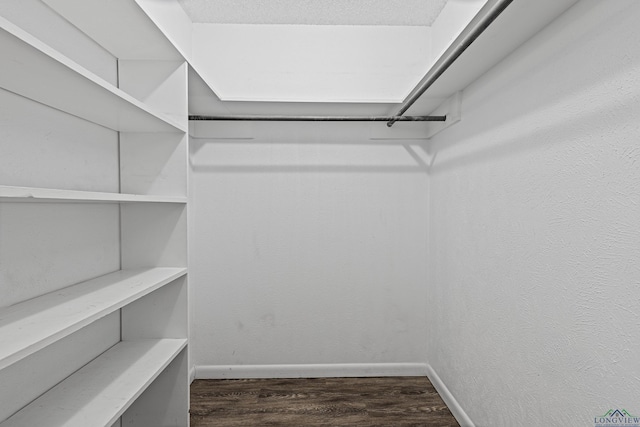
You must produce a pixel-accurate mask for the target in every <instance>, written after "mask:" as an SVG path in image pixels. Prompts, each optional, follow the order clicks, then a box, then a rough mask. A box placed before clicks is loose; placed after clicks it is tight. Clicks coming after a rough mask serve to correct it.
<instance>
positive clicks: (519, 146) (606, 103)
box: [427, 2, 640, 174]
mask: <svg viewBox="0 0 640 427" xmlns="http://www.w3.org/2000/svg"><path fill="white" fill-rule="evenodd" d="M607 4H608V5H607V6H604V5H598V4H593V3H591V4H583V5H580V6H579V7H580V9H579V10H578V12H579V14H580V16H582V17H583V19H580V20H577V21H576V22H577V23H578V25H579V26H577V25H566V27H565V28H566V29H565V30H563V31H562V32H561V33H560V34H550V33H546V32H545V33H541V35H540V36H538V37H534V38H533V39H531V40H530V41H528V42H527V43H526V44H525V46H524V47H523V48H522V49H518V50H517V51H516V52H515V53H514V54H513V55H511V56H510V57H508V58H507V59H506V60H505V61H504V62H502V63H500V64H499V65H498V66H497V67H496V68H495V69H494V70H492V75H493V76H492V80H491V83H490V84H485V83H484V80H485V79H484V78H480V80H478V82H476V83H474V84H472V85H471V86H470V87H469V88H467V89H466V90H465V92H464V95H463V105H462V114H463V117H462V122H461V124H458V125H457V126H454V127H452V128H451V129H450V130H448V131H447V132H445V133H443V134H441V136H438V137H436V138H435V140H434V142H432V143H430V144H429V145H427V152H428V157H429V158H430V160H431V162H430V163H429V173H432V174H437V173H438V172H441V171H444V170H449V169H453V168H459V167H464V166H469V165H471V164H477V163H484V162H487V161H489V160H491V159H497V158H501V157H509V156H512V155H514V154H517V153H523V152H525V151H530V150H536V149H540V148H541V147H542V146H544V145H548V146H550V145H553V144H557V143H558V142H561V141H571V140H580V139H582V138H588V137H591V136H593V135H594V134H597V133H598V132H599V131H600V130H601V129H602V123H603V122H604V121H606V122H607V128H610V127H611V126H613V127H614V128H617V127H624V126H627V124H628V123H632V122H634V121H636V117H637V116H635V113H634V111H633V108H631V107H633V106H634V105H637V103H638V99H639V97H640V93H639V91H638V78H637V70H638V68H639V67H640V56H638V55H635V56H634V55H632V53H633V50H634V49H635V46H637V45H638V43H640V39H638V40H626V41H625V44H626V45H627V46H628V50H629V54H628V55H626V56H625V57H624V58H622V60H621V58H620V57H619V56H620V53H619V52H618V51H615V50H614V51H612V49H610V46H609V45H608V44H607V43H606V40H604V39H603V38H599V39H598V34H599V33H600V31H601V27H602V26H606V27H609V26H611V27H616V28H620V32H621V33H624V34H640V33H638V32H637V31H636V32H634V31H628V30H625V28H629V27H633V26H635V25H636V19H635V18H634V17H635V16H636V15H637V14H634V13H629V10H628V9H629V5H628V3H625V2H620V3H617V4H614V3H607ZM634 8H635V9H636V10H638V9H640V4H638V5H637V6H634ZM596 9H597V10H596ZM594 14H595V15H597V16H598V17H599V18H598V19H602V20H603V22H602V24H601V25H600V26H594V25H593V15H594ZM590 16H591V17H590ZM603 16H604V18H603ZM560 19H562V18H560ZM585 40H593V42H591V43H589V44H588V43H585ZM594 43H598V44H599V46H598V48H597V49H596V50H594V46H593V44H594ZM594 58H598V59H597V64H595V63H594ZM549 64H553V66H549ZM585 64H589V65H593V66H589V67H586V66H585ZM596 65H597V66H596ZM496 75H497V76H498V78H497V79H496ZM540 81H544V82H545V84H544V86H540V84H539V82H540ZM497 82H499V84H498V83H497ZM514 100H517V102H515V103H514ZM487 105H492V106H494V107H493V108H491V107H487ZM465 128H466V129H473V133H471V134H470V133H468V132H465V131H464V129H465ZM436 158H438V161H437V162H436Z"/></svg>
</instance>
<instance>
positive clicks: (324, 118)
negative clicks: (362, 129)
mask: <svg viewBox="0 0 640 427" xmlns="http://www.w3.org/2000/svg"><path fill="white" fill-rule="evenodd" d="M189 120H214V121H260V122H389V121H390V120H393V121H394V122H396V121H397V122H444V121H446V120H447V116H189Z"/></svg>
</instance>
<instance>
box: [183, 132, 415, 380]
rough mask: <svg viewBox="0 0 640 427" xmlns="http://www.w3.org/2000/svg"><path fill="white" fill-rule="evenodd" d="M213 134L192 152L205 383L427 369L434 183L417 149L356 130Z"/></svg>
mask: <svg viewBox="0 0 640 427" xmlns="http://www.w3.org/2000/svg"><path fill="white" fill-rule="evenodd" d="M407 125H408V126H416V125H415V124H407ZM375 126H379V127H380V128H381V129H387V128H386V126H385V124H384V123H376V124H375ZM212 127H214V133H213V135H215V136H217V138H218V139H208V140H207V139H192V141H191V150H192V153H191V167H192V177H191V194H190V203H191V204H190V224H189V226H190V232H191V234H190V273H189V278H190V284H191V286H192V292H193V294H192V310H193V312H192V313H193V316H194V323H193V324H192V327H191V332H192V338H193V340H192V346H191V350H192V352H193V353H192V354H193V358H194V362H195V364H196V366H198V367H199V368H198V369H197V376H199V377H203V376H225V375H228V376H238V375H240V376H242V375H258V376H281V375H285V376H288V375H294V376H295V375H309V374H310V373H311V372H312V373H313V375H321V376H322V375H331V374H332V373H333V374H335V373H336V371H335V367H336V365H337V364H352V365H349V366H347V367H346V368H345V367H344V366H343V367H340V368H339V369H338V371H339V374H340V375H349V374H354V373H356V374H364V373H370V374H376V373H378V374H379V373H389V372H396V373H409V372H410V371H411V370H412V369H414V368H415V366H413V365H407V364H416V363H421V364H424V358H425V342H424V338H423V337H424V336H425V334H426V324H425V313H424V309H423V308H424V305H425V298H426V289H425V286H424V283H425V281H426V262H425V259H426V255H427V253H426V251H427V244H426V241H427V235H426V229H427V221H426V213H427V175H426V171H425V165H424V163H423V162H422V160H421V157H420V151H421V149H420V147H419V146H416V145H412V144H416V141H415V140H414V141H412V140H406V141H371V140H369V135H370V134H371V132H372V131H371V128H370V127H369V126H368V125H360V124H357V123H347V124H335V123H333V124H332V123H320V124H318V123H316V124H313V123H258V122H253V123H252V124H251V123H246V124H238V123H235V124H234V123H231V124H229V126H227V128H225V127H224V125H223V124H214V125H212ZM198 133H199V134H203V132H198ZM374 133H375V132H374ZM204 134H206V132H204ZM232 137H237V138H254V139H244V140H243V139H238V140H233V139H230V138H232ZM389 363H391V364H399V365H394V367H393V369H391V370H389V367H388V366H386V365H380V364H389ZM371 364H374V365H371ZM247 365H250V366H251V367H250V368H248V367H247ZM254 365H259V366H258V367H257V368H256V367H255V366H254ZM273 365H285V366H284V368H283V367H282V366H277V367H276V366H273ZM309 365H320V366H309ZM223 366H224V367H227V366H230V367H231V369H230V370H229V371H228V372H227V371H225V369H226V368H223ZM421 370H422V371H423V372H424V369H422V368H421ZM411 372H413V373H415V370H414V371H411Z"/></svg>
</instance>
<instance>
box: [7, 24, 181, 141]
mask: <svg viewBox="0 0 640 427" xmlns="http://www.w3.org/2000/svg"><path fill="white" fill-rule="evenodd" d="M0 50H2V67H0V87H2V88H3V89H6V90H8V91H10V92H13V93H16V94H18V95H21V96H24V97H26V98H29V99H32V100H34V101H37V102H40V103H43V104H46V105H49V106H51V107H53V108H56V109H59V110H62V111H64V112H67V113H69V114H72V115H74V116H77V117H80V118H83V119H85V120H88V121H90V122H93V123H97V124H99V125H102V126H105V127H107V128H110V129H113V130H117V131H124V132H186V131H187V126H186V125H181V124H179V123H177V122H175V121H174V120H172V119H171V118H169V117H166V116H164V115H163V114H160V113H158V112H154V111H153V110H152V109H151V108H149V107H148V106H147V105H145V104H144V103H142V102H140V101H139V100H137V99H135V98H133V97H132V96H130V95H128V94H127V93H125V92H123V91H122V90H120V89H118V88H116V87H114V86H113V85H111V84H110V83H109V82H107V81H105V80H103V79H102V78H100V77H98V76H96V75H95V74H93V73H92V72H90V71H88V70H87V69H85V68H84V67H81V66H80V65H78V64H77V63H75V62H74V61H72V60H70V59H69V58H67V57H66V56H64V55H62V54H60V53H59V52H57V51H56V50H54V49H52V48H51V47H49V46H47V45H46V44H44V43H42V42H41V41H40V40H38V39H36V38H35V37H33V36H31V35H30V34H28V33H27V32H25V31H23V30H22V29H20V28H18V27H17V26H15V25H13V24H12V23H11V22H9V21H7V20H6V19H4V18H2V17H0Z"/></svg>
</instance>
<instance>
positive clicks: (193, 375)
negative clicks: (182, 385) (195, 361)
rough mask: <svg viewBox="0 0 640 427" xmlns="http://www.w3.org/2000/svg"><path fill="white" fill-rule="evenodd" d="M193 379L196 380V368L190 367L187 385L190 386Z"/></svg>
mask: <svg viewBox="0 0 640 427" xmlns="http://www.w3.org/2000/svg"><path fill="white" fill-rule="evenodd" d="M195 379H196V367H195V366H192V367H191V368H190V369H189V384H191V383H192V382H193V380H195Z"/></svg>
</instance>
